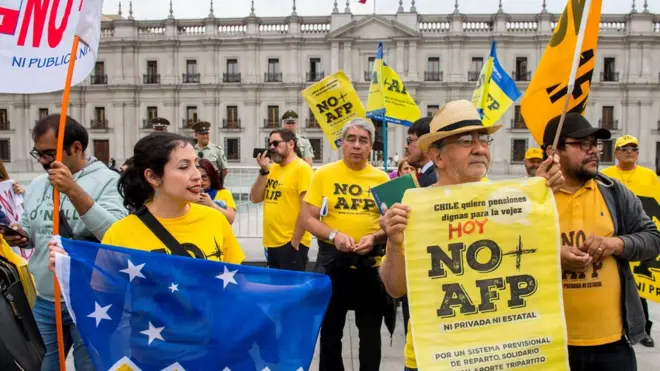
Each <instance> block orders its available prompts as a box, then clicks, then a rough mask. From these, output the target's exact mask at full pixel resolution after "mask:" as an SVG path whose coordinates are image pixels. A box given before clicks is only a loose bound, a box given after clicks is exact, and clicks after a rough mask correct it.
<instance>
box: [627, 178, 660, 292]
mask: <svg viewBox="0 0 660 371" xmlns="http://www.w3.org/2000/svg"><path fill="white" fill-rule="evenodd" d="M626 186H627V187H628V188H629V189H630V190H631V191H632V192H633V193H634V194H635V195H636V196H637V197H638V198H639V199H640V200H641V201H642V207H644V211H646V215H648V216H649V218H651V220H652V221H653V222H655V225H656V226H658V228H660V187H658V186H637V185H634V184H626ZM659 259H660V257H658V258H656V259H655V260H647V261H644V262H631V263H630V267H631V268H632V271H633V276H634V277H635V282H637V290H638V291H639V296H641V297H642V298H644V299H648V300H653V301H655V302H660V260H659Z"/></svg>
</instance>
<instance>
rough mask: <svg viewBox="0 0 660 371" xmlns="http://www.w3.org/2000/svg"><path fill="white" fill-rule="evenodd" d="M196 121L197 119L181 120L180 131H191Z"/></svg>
mask: <svg viewBox="0 0 660 371" xmlns="http://www.w3.org/2000/svg"><path fill="white" fill-rule="evenodd" d="M198 121H199V120H197V119H181V129H192V127H193V125H195V123H196V122H198Z"/></svg>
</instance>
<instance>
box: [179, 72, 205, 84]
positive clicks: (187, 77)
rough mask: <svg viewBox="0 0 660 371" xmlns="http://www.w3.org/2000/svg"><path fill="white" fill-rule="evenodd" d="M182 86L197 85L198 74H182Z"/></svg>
mask: <svg viewBox="0 0 660 371" xmlns="http://www.w3.org/2000/svg"><path fill="white" fill-rule="evenodd" d="M181 77H182V79H183V83H184V84H199V81H200V75H199V74H198V73H184V74H182V76H181Z"/></svg>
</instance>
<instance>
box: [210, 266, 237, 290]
mask: <svg viewBox="0 0 660 371" xmlns="http://www.w3.org/2000/svg"><path fill="white" fill-rule="evenodd" d="M236 272H238V270H235V271H230V270H229V269H227V267H226V266H225V271H224V272H223V273H222V274H219V275H217V276H215V278H217V279H219V280H222V288H223V289H225V288H227V285H229V284H230V283H233V284H234V285H237V283H236V280H235V279H234V275H235V274H236Z"/></svg>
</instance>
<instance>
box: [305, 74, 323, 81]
mask: <svg viewBox="0 0 660 371" xmlns="http://www.w3.org/2000/svg"><path fill="white" fill-rule="evenodd" d="M324 76H325V74H324V73H323V72H307V82H314V81H321V80H322V79H323V77H324Z"/></svg>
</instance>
